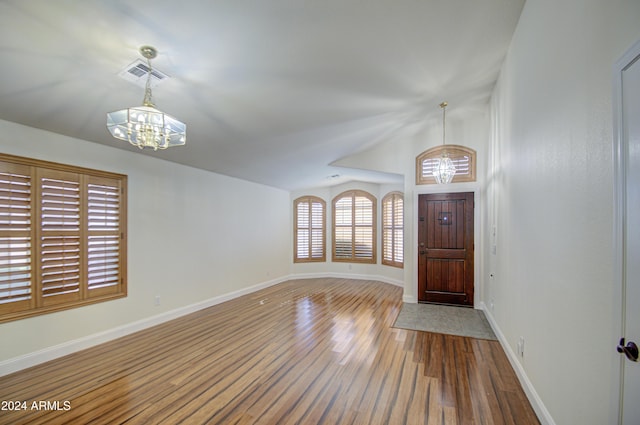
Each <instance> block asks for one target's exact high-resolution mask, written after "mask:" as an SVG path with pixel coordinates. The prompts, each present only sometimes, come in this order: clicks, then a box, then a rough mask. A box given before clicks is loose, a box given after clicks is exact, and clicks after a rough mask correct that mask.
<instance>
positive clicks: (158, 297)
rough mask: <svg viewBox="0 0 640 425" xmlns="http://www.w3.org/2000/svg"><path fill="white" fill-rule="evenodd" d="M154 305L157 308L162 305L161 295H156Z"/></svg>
mask: <svg viewBox="0 0 640 425" xmlns="http://www.w3.org/2000/svg"><path fill="white" fill-rule="evenodd" d="M154 304H155V305H156V306H158V305H160V295H156V298H155V300H154Z"/></svg>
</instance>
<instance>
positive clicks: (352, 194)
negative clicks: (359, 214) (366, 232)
mask: <svg viewBox="0 0 640 425" xmlns="http://www.w3.org/2000/svg"><path fill="white" fill-rule="evenodd" d="M358 197H364V198H366V199H368V200H369V201H371V208H372V211H371V216H372V223H371V225H362V224H357V223H356V211H357V208H355V207H353V208H352V210H351V224H350V225H344V226H341V225H336V204H337V203H338V202H339V201H341V200H342V199H344V198H351V200H352V206H355V205H356V198H358ZM331 217H332V235H333V237H332V250H331V251H332V261H334V262H343V263H365V264H376V263H377V256H376V242H377V235H376V231H377V229H376V227H377V226H376V225H377V200H376V197H375V196H373V195H372V194H370V193H368V192H365V191H364V190H348V191H345V192H342V193H340V194H339V195H337V196H336V197H335V198H333V201H332V213H331ZM338 227H341V228H348V227H350V228H351V255H350V256H349V257H338V256H337V253H336V248H337V246H336V240H337V238H336V231H337V228H338ZM369 227H371V234H372V241H371V257H359V256H358V255H357V247H356V235H357V231H356V230H357V229H358V228H369Z"/></svg>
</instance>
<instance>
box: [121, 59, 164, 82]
mask: <svg viewBox="0 0 640 425" xmlns="http://www.w3.org/2000/svg"><path fill="white" fill-rule="evenodd" d="M148 73H149V66H148V65H147V64H146V62H145V61H143V60H142V59H138V60H136V61H135V62H134V63H132V64H131V65H129V66H127V67H126V68H125V69H123V70H122V71H120V73H119V74H118V75H119V76H120V77H122V78H124V79H125V80H127V81H129V82H130V83H133V84H135V85H137V86H140V87H142V88H144V87H145V85H146V84H147V74H148ZM167 79H169V76H168V75H167V74H165V73H164V72H162V71H158V70H157V69H156V68H153V69H152V70H151V87H156V86H157V85H158V84H160V83H161V82H163V81H165V80H167Z"/></svg>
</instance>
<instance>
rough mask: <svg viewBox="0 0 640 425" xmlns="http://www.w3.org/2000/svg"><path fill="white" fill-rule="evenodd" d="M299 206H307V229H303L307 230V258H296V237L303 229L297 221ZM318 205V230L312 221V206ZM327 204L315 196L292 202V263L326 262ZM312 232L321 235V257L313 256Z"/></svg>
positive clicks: (302, 197) (300, 198) (303, 197)
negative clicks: (319, 219) (317, 231)
mask: <svg viewBox="0 0 640 425" xmlns="http://www.w3.org/2000/svg"><path fill="white" fill-rule="evenodd" d="M301 204H307V205H308V206H309V207H308V217H307V223H309V225H308V227H304V229H306V230H308V247H309V252H308V257H299V256H298V236H299V232H300V230H301V229H303V227H301V226H300V220H299V216H298V214H299V212H298V206H299V205H301ZM314 204H316V205H320V207H321V210H322V212H321V215H322V221H321V223H320V226H321V227H320V228H318V227H316V226H314V220H313V205H314ZM326 217H327V203H326V202H325V201H324V199H322V198H318V197H317V196H301V197H299V198H297V199H296V200H294V201H293V262H294V263H314V262H325V261H327V241H326V239H327V238H326V232H327V227H326V225H327V219H326ZM314 230H320V234H321V238H322V241H321V246H322V255H320V256H316V257H314V256H313V245H314V243H313V242H314V241H313V233H314Z"/></svg>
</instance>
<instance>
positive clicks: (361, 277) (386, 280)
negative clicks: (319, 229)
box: [290, 273, 404, 288]
mask: <svg viewBox="0 0 640 425" xmlns="http://www.w3.org/2000/svg"><path fill="white" fill-rule="evenodd" d="M323 277H330V278H335V279H356V280H377V281H379V282H384V283H388V284H390V285H395V286H400V287H403V288H404V281H402V280H396V279H392V278H390V277H386V276H381V275H370V274H355V273H296V274H293V275H291V276H290V278H291V279H316V278H318V279H319V278H323Z"/></svg>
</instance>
